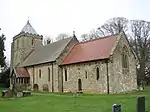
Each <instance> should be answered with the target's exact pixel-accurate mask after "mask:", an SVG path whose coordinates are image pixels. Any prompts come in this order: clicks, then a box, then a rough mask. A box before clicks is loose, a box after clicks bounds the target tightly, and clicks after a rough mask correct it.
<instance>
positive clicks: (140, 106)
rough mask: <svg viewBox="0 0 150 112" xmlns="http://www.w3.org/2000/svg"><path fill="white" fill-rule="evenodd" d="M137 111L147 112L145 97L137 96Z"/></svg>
mask: <svg viewBox="0 0 150 112" xmlns="http://www.w3.org/2000/svg"><path fill="white" fill-rule="evenodd" d="M136 112H145V97H144V96H142V97H137V104H136Z"/></svg>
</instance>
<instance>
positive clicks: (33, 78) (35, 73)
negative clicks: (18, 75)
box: [27, 63, 58, 92]
mask: <svg viewBox="0 0 150 112" xmlns="http://www.w3.org/2000/svg"><path fill="white" fill-rule="evenodd" d="M48 68H49V69H50V81H49V79H48V77H49V76H48V74H49V73H48ZM52 68H53V70H52ZM27 70H28V72H29V74H30V83H31V86H32V90H33V86H34V84H38V87H39V91H43V86H44V85H48V90H49V91H50V92H52V85H53V92H58V66H57V65H56V63H46V64H40V65H35V66H32V67H27ZM39 70H41V77H40V76H39ZM52 72H53V73H52ZM52 75H53V76H52ZM52 78H53V81H52Z"/></svg>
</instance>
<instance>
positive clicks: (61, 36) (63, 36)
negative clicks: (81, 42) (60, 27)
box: [56, 33, 69, 40]
mask: <svg viewBox="0 0 150 112" xmlns="http://www.w3.org/2000/svg"><path fill="white" fill-rule="evenodd" d="M68 37H69V35H68V34H65V33H61V34H59V35H58V36H57V37H56V40H63V39H65V38H68Z"/></svg>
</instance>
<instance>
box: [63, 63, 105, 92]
mask: <svg viewBox="0 0 150 112" xmlns="http://www.w3.org/2000/svg"><path fill="white" fill-rule="evenodd" d="M97 67H98V68H99V79H98V80H97V76H96V69H97ZM65 69H66V70H67V81H65ZM106 70H107V68H106V63H105V61H96V62H87V63H80V64H73V65H66V66H64V67H63V91H64V92H70V91H72V92H77V91H78V79H81V81H82V91H83V92H85V93H86V92H87V93H107V82H106V78H107V77H106ZM86 73H87V76H86ZM86 77H87V78H86Z"/></svg>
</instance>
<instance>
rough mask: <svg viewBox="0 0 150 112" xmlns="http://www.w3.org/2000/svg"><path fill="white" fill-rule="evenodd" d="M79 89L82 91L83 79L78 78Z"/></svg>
mask: <svg viewBox="0 0 150 112" xmlns="http://www.w3.org/2000/svg"><path fill="white" fill-rule="evenodd" d="M78 91H79V92H81V91H82V81H81V79H78Z"/></svg>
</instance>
